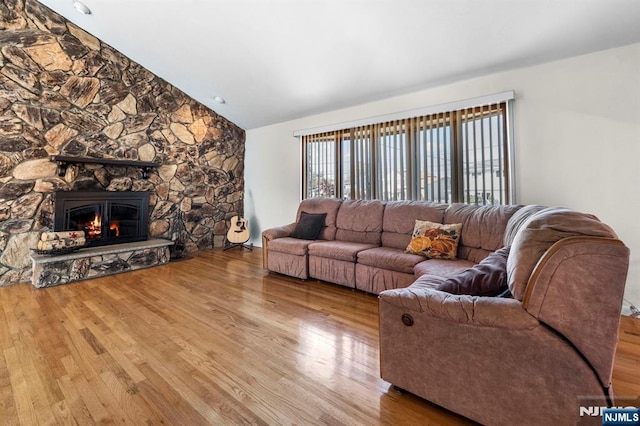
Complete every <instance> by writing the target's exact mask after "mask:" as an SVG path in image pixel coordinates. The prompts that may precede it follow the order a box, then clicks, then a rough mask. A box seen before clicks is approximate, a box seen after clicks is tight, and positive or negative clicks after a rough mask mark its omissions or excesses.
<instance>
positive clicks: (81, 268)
mask: <svg viewBox="0 0 640 426" xmlns="http://www.w3.org/2000/svg"><path fill="white" fill-rule="evenodd" d="M172 244H173V241H169V240H163V239H153V240H147V241H138V242H134V243H124V244H114V245H109V246H102V247H91V248H85V249H80V250H78V251H77V252H75V253H69V254H62V255H58V256H46V255H40V254H35V253H32V254H31V260H32V264H33V272H32V275H31V283H32V284H33V286H34V287H36V288H44V287H52V286H56V285H60V284H67V283H70V282H74V281H80V280H86V279H89V278H97V277H102V276H105V275H113V274H119V273H121V272H129V271H135V270H137V269H143V268H150V267H152V266H158V265H162V264H165V263H167V262H169V258H170V253H169V246H171V245H172Z"/></svg>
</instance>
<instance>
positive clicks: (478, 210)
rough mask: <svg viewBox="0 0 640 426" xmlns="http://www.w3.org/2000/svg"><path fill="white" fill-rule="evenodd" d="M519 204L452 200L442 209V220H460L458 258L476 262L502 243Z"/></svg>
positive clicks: (450, 221)
mask: <svg viewBox="0 0 640 426" xmlns="http://www.w3.org/2000/svg"><path fill="white" fill-rule="evenodd" d="M521 208H522V206H520V205H508V206H478V205H475V204H461V203H454V204H451V205H449V207H448V208H447V209H446V211H445V212H444V223H462V235H461V236H460V242H459V245H458V258H459V259H466V260H470V261H472V262H475V263H479V262H480V261H482V259H484V258H485V257H487V255H489V253H491V252H494V251H496V250H498V249H499V248H501V247H503V246H504V243H503V240H504V232H505V229H506V227H507V223H508V222H509V219H511V216H513V215H514V213H516V212H517V211H518V210H520V209H521Z"/></svg>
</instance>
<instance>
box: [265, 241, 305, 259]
mask: <svg viewBox="0 0 640 426" xmlns="http://www.w3.org/2000/svg"><path fill="white" fill-rule="evenodd" d="M312 242H313V240H301V239H298V238H291V237H284V238H276V239H275V240H271V241H269V242H268V243H267V244H268V245H267V248H268V249H269V251H275V252H278V253H286V254H293V255H295V256H305V255H306V254H307V252H308V248H309V244H311V243H312Z"/></svg>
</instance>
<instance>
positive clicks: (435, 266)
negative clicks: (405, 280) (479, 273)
mask: <svg viewBox="0 0 640 426" xmlns="http://www.w3.org/2000/svg"><path fill="white" fill-rule="evenodd" d="M474 265H475V263H473V262H471V261H470V260H465V259H457V260H446V259H427V260H424V258H423V261H422V262H420V263H418V264H417V265H416V266H415V268H413V275H414V276H415V277H416V278H418V277H421V276H422V275H437V276H439V277H444V278H448V277H452V276H454V275H456V274H459V273H460V272H462V271H464V270H465V269H468V268H472V267H473V266H474Z"/></svg>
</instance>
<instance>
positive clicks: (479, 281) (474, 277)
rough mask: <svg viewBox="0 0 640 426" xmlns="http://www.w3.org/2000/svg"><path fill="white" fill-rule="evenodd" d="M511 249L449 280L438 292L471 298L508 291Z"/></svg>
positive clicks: (496, 254) (502, 251)
mask: <svg viewBox="0 0 640 426" xmlns="http://www.w3.org/2000/svg"><path fill="white" fill-rule="evenodd" d="M508 256H509V247H503V248H501V249H499V250H497V251H495V252H493V253H491V254H490V255H489V256H487V257H486V258H484V259H483V260H482V262H480V263H479V264H477V265H475V266H474V267H472V268H469V269H465V270H464V271H462V272H460V273H459V274H456V275H454V276H453V277H450V278H448V279H447V280H445V281H444V282H443V283H442V284H440V285H438V286H437V287H436V290H440V291H446V292H447V293H451V294H468V295H471V296H497V295H499V294H502V293H503V292H504V291H505V290H507V288H508V287H507V257H508Z"/></svg>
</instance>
